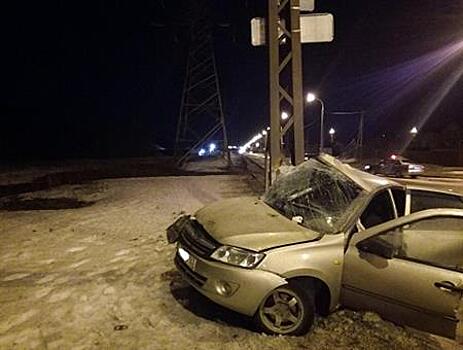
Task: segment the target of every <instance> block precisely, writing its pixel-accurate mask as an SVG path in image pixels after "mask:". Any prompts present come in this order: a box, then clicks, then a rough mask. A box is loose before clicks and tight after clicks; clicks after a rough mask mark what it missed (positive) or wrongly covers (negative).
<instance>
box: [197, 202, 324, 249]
mask: <svg viewBox="0 0 463 350" xmlns="http://www.w3.org/2000/svg"><path fill="white" fill-rule="evenodd" d="M195 217H196V220H197V221H198V222H199V223H200V224H201V225H202V226H203V227H204V229H205V230H206V231H207V232H208V233H209V235H211V236H212V237H213V238H214V239H215V240H216V241H218V242H219V243H221V244H224V245H231V246H235V247H241V248H246V249H250V250H254V251H260V250H265V249H269V248H273V247H277V246H283V245H288V244H295V243H300V242H307V241H313V240H316V239H319V238H320V237H321V236H322V235H321V234H320V233H318V232H315V231H312V230H309V229H307V228H305V227H303V226H301V225H298V224H297V223H295V222H293V221H291V220H289V219H287V218H286V217H284V216H283V215H281V214H280V213H278V212H277V211H276V210H274V209H272V208H271V207H269V206H268V205H267V204H265V203H264V202H263V201H261V200H259V199H257V198H253V197H243V198H233V199H226V200H223V201H219V202H215V203H212V204H210V205H208V206H206V207H204V208H202V209H200V210H199V211H198V212H196V214H195Z"/></svg>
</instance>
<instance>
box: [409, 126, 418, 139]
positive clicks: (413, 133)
mask: <svg viewBox="0 0 463 350" xmlns="http://www.w3.org/2000/svg"><path fill="white" fill-rule="evenodd" d="M410 134H411V135H412V136H413V137H415V136H416V134H418V128H417V127H416V126H414V127H413V128H411V129H410Z"/></svg>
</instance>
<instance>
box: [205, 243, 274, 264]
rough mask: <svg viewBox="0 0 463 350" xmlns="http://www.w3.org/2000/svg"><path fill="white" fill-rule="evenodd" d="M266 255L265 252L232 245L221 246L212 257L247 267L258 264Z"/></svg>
mask: <svg viewBox="0 0 463 350" xmlns="http://www.w3.org/2000/svg"><path fill="white" fill-rule="evenodd" d="M264 256H265V254H262V253H255V252H251V251H249V250H245V249H241V248H236V247H230V246H222V247H219V248H217V249H216V250H215V251H214V252H213V253H212V254H211V258H212V259H215V260H218V261H221V262H223V263H226V264H230V265H235V266H240V267H245V268H253V267H255V266H257V264H259V263H260V262H261V261H262V259H263V258H264Z"/></svg>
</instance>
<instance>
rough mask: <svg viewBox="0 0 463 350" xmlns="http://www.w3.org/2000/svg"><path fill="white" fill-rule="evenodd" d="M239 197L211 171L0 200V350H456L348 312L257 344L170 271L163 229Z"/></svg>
mask: <svg viewBox="0 0 463 350" xmlns="http://www.w3.org/2000/svg"><path fill="white" fill-rule="evenodd" d="M241 195H253V193H252V191H251V189H250V187H249V186H248V182H247V179H246V177H245V176H240V175H214V176H184V177H156V178H137V179H117V180H99V181H95V182H91V183H87V184H83V185H66V186H60V187H56V188H54V189H50V190H47V191H41V192H34V193H28V194H24V195H20V196H17V197H5V198H0V208H1V207H3V208H7V209H8V210H1V209H0V247H1V249H0V349H71V348H72V349H175V350H181V349H209V350H214V349H240V350H243V349H259V350H260V349H406V350H410V349H441V348H444V349H453V348H455V349H456V348H458V346H457V345H455V343H453V342H451V341H449V340H446V339H442V338H438V337H434V336H430V335H429V334H423V333H417V332H415V331H410V330H407V329H404V328H402V327H398V326H395V325H393V324H391V323H389V322H385V321H383V320H381V319H380V318H379V317H378V316H376V315H375V314H372V313H359V312H352V311H348V310H341V311H338V312H336V313H334V314H332V315H331V316H329V317H328V318H326V319H319V320H317V324H316V327H315V329H314V330H313V332H312V333H311V334H309V335H307V336H305V337H271V336H265V335H262V334H258V333H255V332H254V331H253V330H252V328H251V326H250V322H249V320H248V319H247V318H245V317H243V316H240V315H238V314H235V313H233V312H230V311H227V310H225V309H223V308H221V307H219V306H216V305H214V304H212V303H211V302H210V301H208V300H206V299H205V298H203V297H202V296H201V295H199V294H198V293H197V292H195V291H194V290H193V289H192V288H190V287H188V286H187V285H186V284H185V283H184V282H183V281H182V279H181V278H180V276H179V275H178V273H177V272H176V271H175V268H174V265H173V262H172V259H173V254H174V247H173V246H170V245H168V244H167V242H166V239H165V229H166V227H167V226H168V225H169V224H170V223H171V222H172V221H173V220H174V219H175V218H176V217H177V216H178V215H179V214H180V213H182V212H192V211H195V210H196V209H198V208H200V207H201V206H203V205H204V204H207V203H210V202H212V201H215V200H218V199H221V198H229V197H235V196H241ZM60 208H66V209H60ZM37 209H40V210H37Z"/></svg>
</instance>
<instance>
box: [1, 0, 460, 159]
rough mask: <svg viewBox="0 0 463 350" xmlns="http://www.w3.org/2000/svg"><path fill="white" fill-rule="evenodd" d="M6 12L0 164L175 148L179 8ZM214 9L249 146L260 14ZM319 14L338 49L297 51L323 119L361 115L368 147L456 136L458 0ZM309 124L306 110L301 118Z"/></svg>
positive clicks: (233, 117)
mask: <svg viewBox="0 0 463 350" xmlns="http://www.w3.org/2000/svg"><path fill="white" fill-rule="evenodd" d="M12 3H14V5H13V4H10V5H8V6H6V5H2V7H3V8H2V13H3V14H4V16H5V15H6V16H5V19H4V20H3V27H4V29H3V34H4V35H3V40H2V43H1V46H2V50H1V52H2V65H1V69H2V78H1V80H2V85H1V86H2V93H1V97H0V113H1V114H0V115H1V121H2V125H1V127H0V160H15V161H20V160H27V159H49V158H57V159H61V158H67V157H107V156H137V155H146V154H150V153H151V152H153V150H154V148H155V145H162V146H164V147H172V144H173V141H174V137H175V128H176V122H177V118H178V112H179V104H180V97H181V93H182V85H183V79H184V73H185V63H186V53H187V47H188V40H187V38H188V30H187V28H186V27H185V26H184V25H182V22H184V21H183V20H182V19H184V18H185V16H186V15H185V12H184V10H183V9H184V8H185V6H186V0H182V1H173V0H164V1H161V0H151V1H148V0H137V1H122V0H114V1H99V0H94V1H64V0H63V1H59V2H56V1H52V2H48V1H41V2H38V1H15V2H12ZM211 3H212V7H213V9H212V13H213V20H214V22H215V23H216V24H218V26H217V29H216V31H215V42H216V54H217V64H218V69H219V75H220V83H221V88H222V96H223V101H224V108H225V115H226V120H227V126H228V130H229V133H230V137H231V143H232V144H239V143H244V142H245V141H246V140H247V138H249V137H250V136H252V135H253V134H254V133H255V132H257V131H259V130H256V125H258V126H262V127H264V126H266V125H268V101H267V99H268V87H267V81H268V72H267V65H268V59H267V51H266V49H265V48H262V47H261V48H255V47H252V46H251V44H250V29H249V21H250V19H251V18H252V17H255V16H261V17H262V16H265V15H266V11H267V10H266V1H258V0H255V1H253V0H248V1H244V0H214V1H211ZM316 8H317V12H331V13H333V14H334V16H335V26H336V29H335V30H336V32H335V41H334V42H333V43H328V44H316V45H305V46H304V48H303V59H304V86H305V90H306V91H308V90H313V91H316V92H317V94H318V95H319V96H320V97H321V98H323V100H324V101H325V103H326V106H327V110H328V112H331V111H352V110H365V111H366V117H367V139H368V138H371V139H373V138H375V137H376V135H379V134H383V133H397V132H400V131H404V130H405V131H407V130H409V127H410V126H412V125H415V124H420V126H421V127H422V128H424V129H429V130H434V129H435V130H439V128H442V126H443V125H448V124H449V123H453V122H456V123H461V119H462V118H461V114H462V113H463V94H462V91H463V89H462V88H463V80H462V79H459V75H458V72H459V71H461V69H462V66H461V64H462V63H461V62H463V59H462V58H463V54H462V52H463V51H462V52H460V51H461V50H463V48H461V47H460V46H459V44H460V43H461V42H462V41H463V25H462V23H463V22H462V19H463V0H434V1H429V0H405V1H390V0H374V1H373V0H336V1H327V0H325V1H324V0H319V1H317V4H316ZM5 34H6V35H5ZM462 73H463V72H462ZM316 113H317V106H315V105H314V106H310V107H308V108H307V109H306V118H307V119H308V120H311V118H312V119H313V118H315V115H316ZM427 114H429V116H426V119H427V118H428V117H429V119H428V120H427V122H426V123H424V122H423V119H424V118H425V117H424V115H427ZM329 123H331V124H333V125H334V124H336V121H335V120H329ZM349 123H350V122H349ZM349 123H348V124H349ZM351 124H352V123H351ZM421 124H422V125H421ZM352 125H353V124H352ZM347 129H348V127H346V131H345V132H346V133H349V132H351V131H350V130H347Z"/></svg>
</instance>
